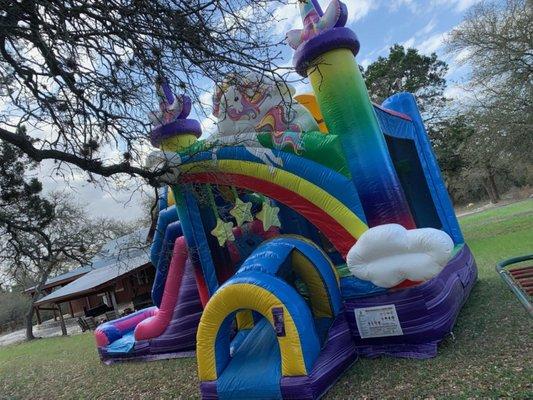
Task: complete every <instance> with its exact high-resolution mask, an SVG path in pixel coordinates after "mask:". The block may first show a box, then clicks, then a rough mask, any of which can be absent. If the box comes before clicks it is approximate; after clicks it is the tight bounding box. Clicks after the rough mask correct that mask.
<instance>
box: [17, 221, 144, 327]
mask: <svg viewBox="0 0 533 400" xmlns="http://www.w3.org/2000/svg"><path fill="white" fill-rule="evenodd" d="M147 236H148V229H140V230H138V231H135V232H133V233H131V234H129V235H126V236H122V237H120V238H117V239H115V240H112V241H110V242H109V243H107V244H106V245H105V246H103V247H102V249H101V250H100V252H99V253H98V254H97V255H96V256H95V257H94V258H93V259H92V260H91V262H90V263H89V264H88V265H83V266H80V267H79V268H76V269H74V270H72V271H69V272H66V273H64V274H61V275H58V276H56V277H53V278H50V279H48V280H47V281H46V283H45V285H44V289H43V292H42V293H43V297H42V298H40V299H39V300H38V301H37V302H35V312H36V316H37V321H38V323H39V324H40V323H41V322H42V321H41V314H40V311H42V310H52V311H54V318H55V317H56V314H57V313H58V310H62V313H64V312H68V313H70V315H71V316H72V317H76V316H95V315H99V314H102V313H103V312H105V311H109V310H115V311H117V312H122V311H124V310H125V309H128V308H129V309H131V310H134V309H139V308H144V307H147V306H149V305H151V304H152V301H151V296H150V291H151V288H152V283H153V281H154V276H155V269H154V267H153V266H152V264H151V263H150V257H149V254H150V253H149V243H148V241H147ZM25 292H26V293H28V294H30V295H33V293H34V292H35V287H31V288H28V289H26V290H25ZM67 307H68V308H67Z"/></svg>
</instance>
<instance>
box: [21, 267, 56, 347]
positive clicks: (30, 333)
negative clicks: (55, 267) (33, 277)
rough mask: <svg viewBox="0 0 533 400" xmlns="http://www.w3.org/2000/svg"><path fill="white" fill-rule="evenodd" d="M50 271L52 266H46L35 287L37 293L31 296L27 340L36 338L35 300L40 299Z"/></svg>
mask: <svg viewBox="0 0 533 400" xmlns="http://www.w3.org/2000/svg"><path fill="white" fill-rule="evenodd" d="M50 271H51V269H50V268H46V269H45V270H44V271H43V272H42V275H41V279H40V280H39V283H38V284H37V286H36V287H35V293H33V296H31V301H30V304H29V305H28V310H27V311H26V340H33V339H35V336H34V335H33V314H34V312H35V309H34V308H33V307H34V305H35V302H36V301H37V300H38V299H39V295H40V294H41V292H42V290H43V286H44V284H45V283H46V281H47V280H48V276H50Z"/></svg>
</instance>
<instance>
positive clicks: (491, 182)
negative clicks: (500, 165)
mask: <svg viewBox="0 0 533 400" xmlns="http://www.w3.org/2000/svg"><path fill="white" fill-rule="evenodd" d="M488 181H489V186H490V188H491V191H492V193H493V196H494V201H493V203H495V204H496V203H497V202H499V201H500V192H499V190H498V186H497V185H496V176H495V174H494V170H493V169H492V168H490V169H489V177H488Z"/></svg>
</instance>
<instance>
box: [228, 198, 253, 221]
mask: <svg viewBox="0 0 533 400" xmlns="http://www.w3.org/2000/svg"><path fill="white" fill-rule="evenodd" d="M229 213H230V214H231V215H233V217H234V218H235V220H236V221H237V226H242V224H244V223H245V222H251V221H253V220H254V216H253V215H252V203H248V202H247V203H245V202H243V201H242V200H241V199H239V198H238V197H237V199H235V207H233V208H232V209H231V210H230V212H229Z"/></svg>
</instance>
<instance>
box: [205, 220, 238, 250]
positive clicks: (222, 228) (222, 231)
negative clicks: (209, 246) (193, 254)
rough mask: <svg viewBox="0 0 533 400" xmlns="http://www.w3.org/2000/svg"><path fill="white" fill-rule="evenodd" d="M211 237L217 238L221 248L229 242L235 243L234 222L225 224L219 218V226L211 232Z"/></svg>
mask: <svg viewBox="0 0 533 400" xmlns="http://www.w3.org/2000/svg"><path fill="white" fill-rule="evenodd" d="M211 235H213V236H214V237H216V238H217V240H218V244H219V245H220V246H224V244H225V243H226V242H227V241H228V240H230V241H234V240H235V236H233V222H224V221H222V220H221V219H220V218H217V224H216V226H215V228H214V229H213V230H212V231H211Z"/></svg>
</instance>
